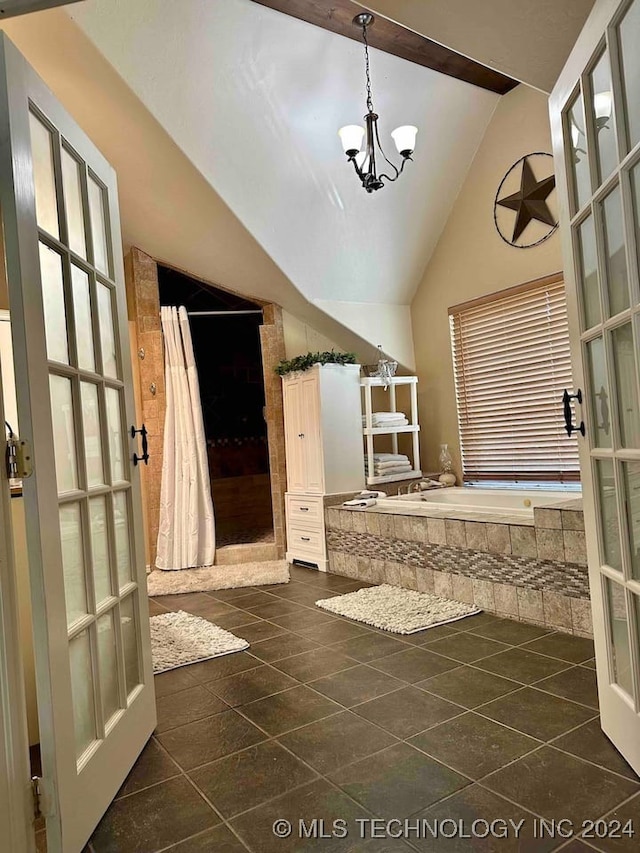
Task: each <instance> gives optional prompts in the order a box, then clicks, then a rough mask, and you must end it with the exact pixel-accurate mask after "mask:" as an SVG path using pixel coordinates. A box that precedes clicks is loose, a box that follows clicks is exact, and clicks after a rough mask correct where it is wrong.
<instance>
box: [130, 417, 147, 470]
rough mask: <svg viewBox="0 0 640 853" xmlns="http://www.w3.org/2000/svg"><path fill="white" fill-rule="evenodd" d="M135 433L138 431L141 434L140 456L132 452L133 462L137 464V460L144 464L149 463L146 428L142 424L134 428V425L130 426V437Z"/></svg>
mask: <svg viewBox="0 0 640 853" xmlns="http://www.w3.org/2000/svg"><path fill="white" fill-rule="evenodd" d="M137 433H140V435H141V436H142V456H138V454H137V453H134V454H133V464H134V465H137V464H138V462H144V464H145V465H148V464H149V442H148V441H147V428H146V426H145V425H144V424H142V426H141V427H140V429H136V428H135V426H132V427H131V438H135V437H136V435H137Z"/></svg>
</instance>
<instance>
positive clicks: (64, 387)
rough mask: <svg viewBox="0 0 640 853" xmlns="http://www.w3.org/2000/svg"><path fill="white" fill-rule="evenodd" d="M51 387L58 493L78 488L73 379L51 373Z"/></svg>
mask: <svg viewBox="0 0 640 853" xmlns="http://www.w3.org/2000/svg"><path fill="white" fill-rule="evenodd" d="M49 387H50V393H51V417H52V420H53V446H54V453H55V457H56V478H57V480H58V493H62V492H70V491H72V490H73V489H77V488H78V470H77V466H76V444H75V442H76V439H75V430H74V426H73V400H72V397H71V380H70V379H65V377H64V376H54V375H51V376H50V377H49Z"/></svg>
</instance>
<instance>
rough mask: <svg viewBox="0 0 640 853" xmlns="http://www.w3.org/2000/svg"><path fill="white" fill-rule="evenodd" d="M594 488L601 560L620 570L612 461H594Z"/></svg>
mask: <svg viewBox="0 0 640 853" xmlns="http://www.w3.org/2000/svg"><path fill="white" fill-rule="evenodd" d="M596 489H597V498H598V505H599V511H600V523H601V529H602V545H603V550H604V554H603V555H602V562H603V563H606V565H608V566H611V568H612V569H618V571H622V557H621V555H620V525H619V523H618V506H617V503H616V486H615V482H614V477H613V462H612V461H611V460H610V459H598V460H597V461H596Z"/></svg>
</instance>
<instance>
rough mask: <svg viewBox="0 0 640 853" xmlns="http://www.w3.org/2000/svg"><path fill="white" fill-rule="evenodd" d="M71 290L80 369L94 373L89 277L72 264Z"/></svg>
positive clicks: (94, 361)
mask: <svg viewBox="0 0 640 853" xmlns="http://www.w3.org/2000/svg"><path fill="white" fill-rule="evenodd" d="M71 288H72V290H73V311H74V315H75V326H76V350H77V353H78V367H79V368H80V369H81V370H90V371H92V372H93V371H95V369H96V360H95V356H94V353H93V328H92V326H91V299H90V296H89V276H88V275H87V274H86V272H85V271H84V270H81V269H80V268H79V267H76V266H74V265H73V264H71Z"/></svg>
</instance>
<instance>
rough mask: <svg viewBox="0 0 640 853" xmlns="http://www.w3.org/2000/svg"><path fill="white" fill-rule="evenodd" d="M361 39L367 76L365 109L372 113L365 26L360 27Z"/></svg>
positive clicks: (367, 43)
mask: <svg viewBox="0 0 640 853" xmlns="http://www.w3.org/2000/svg"><path fill="white" fill-rule="evenodd" d="M362 39H363V41H364V61H365V71H366V74H367V109H368V110H369V112H370V113H372V112H373V94H372V92H371V71H370V68H369V42H368V40H367V25H366V24H363V25H362Z"/></svg>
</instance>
